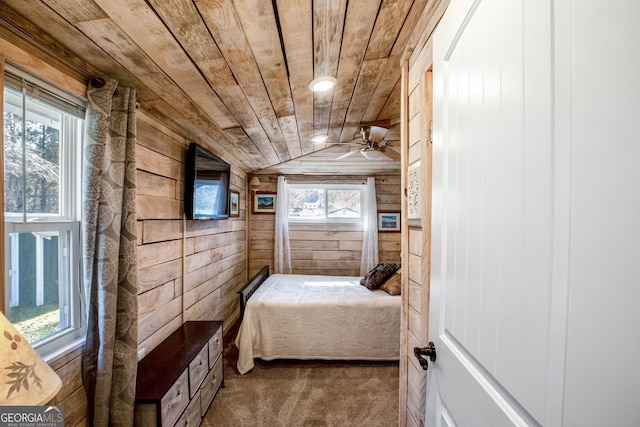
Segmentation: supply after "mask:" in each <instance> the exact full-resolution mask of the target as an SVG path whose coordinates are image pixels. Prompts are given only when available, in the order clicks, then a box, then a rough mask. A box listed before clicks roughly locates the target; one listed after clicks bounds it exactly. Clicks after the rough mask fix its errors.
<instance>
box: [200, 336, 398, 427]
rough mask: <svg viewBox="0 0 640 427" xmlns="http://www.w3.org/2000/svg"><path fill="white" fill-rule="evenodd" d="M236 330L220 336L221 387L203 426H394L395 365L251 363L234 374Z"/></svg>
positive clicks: (332, 362)
mask: <svg viewBox="0 0 640 427" xmlns="http://www.w3.org/2000/svg"><path fill="white" fill-rule="evenodd" d="M236 330H237V325H236V326H235V327H234V330H232V331H230V332H229V333H228V334H227V337H225V349H224V357H225V361H224V362H225V367H224V388H221V389H220V390H219V391H218V394H217V396H216V398H215V399H214V401H213V403H212V404H211V407H210V408H209V411H208V412H207V414H206V416H205V417H204V419H203V422H202V425H203V426H206V427H213V426H224V427H235V426H242V427H252V426H256V427H263V426H264V427H272V426H286V427H295V426H305V427H306V426H340V427H342V426H372V427H375V426H380V427H392V426H397V425H398V363H397V362H344V361H342V362H341V361H294V360H288V361H282V360H280V361H272V362H265V361H261V360H256V366H255V367H254V368H253V369H252V370H251V371H250V372H249V373H247V374H245V375H239V374H238V373H237V371H236V361H237V357H238V350H237V349H236V347H235V345H234V344H233V339H234V338H235V333H236Z"/></svg>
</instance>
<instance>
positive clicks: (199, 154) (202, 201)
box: [184, 142, 231, 219]
mask: <svg viewBox="0 0 640 427" xmlns="http://www.w3.org/2000/svg"><path fill="white" fill-rule="evenodd" d="M230 176H231V167H230V166H229V164H228V163H227V162H225V161H224V160H222V159H220V158H219V157H218V156H216V155H215V154H213V153H211V152H209V151H208V150H206V149H205V148H203V147H201V146H200V145H198V144H197V143H195V142H192V143H190V144H189V154H188V155H187V164H186V178H185V183H184V212H185V215H186V217H187V219H224V218H228V217H229V178H230Z"/></svg>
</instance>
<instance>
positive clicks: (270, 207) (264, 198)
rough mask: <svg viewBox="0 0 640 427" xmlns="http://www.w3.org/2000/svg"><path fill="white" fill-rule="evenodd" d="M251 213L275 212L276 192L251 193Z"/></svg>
mask: <svg viewBox="0 0 640 427" xmlns="http://www.w3.org/2000/svg"><path fill="white" fill-rule="evenodd" d="M253 213H258V214H259V213H266V214H272V213H276V193H255V194H254V195H253Z"/></svg>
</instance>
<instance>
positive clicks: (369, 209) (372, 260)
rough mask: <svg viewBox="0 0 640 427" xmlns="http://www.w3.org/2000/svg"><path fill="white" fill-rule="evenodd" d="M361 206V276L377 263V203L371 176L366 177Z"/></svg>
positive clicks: (374, 180)
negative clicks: (362, 213) (362, 225)
mask: <svg viewBox="0 0 640 427" xmlns="http://www.w3.org/2000/svg"><path fill="white" fill-rule="evenodd" d="M363 206H364V230H363V231H362V258H361V259H360V275H361V276H365V275H366V274H367V273H368V272H369V270H371V269H372V268H373V267H375V266H376V265H378V203H377V201H376V179H375V178H373V177H369V178H367V185H366V187H365V190H364V203H363Z"/></svg>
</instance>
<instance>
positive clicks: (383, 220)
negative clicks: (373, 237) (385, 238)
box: [378, 212, 400, 231]
mask: <svg viewBox="0 0 640 427" xmlns="http://www.w3.org/2000/svg"><path fill="white" fill-rule="evenodd" d="M378 231H400V212H378Z"/></svg>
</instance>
